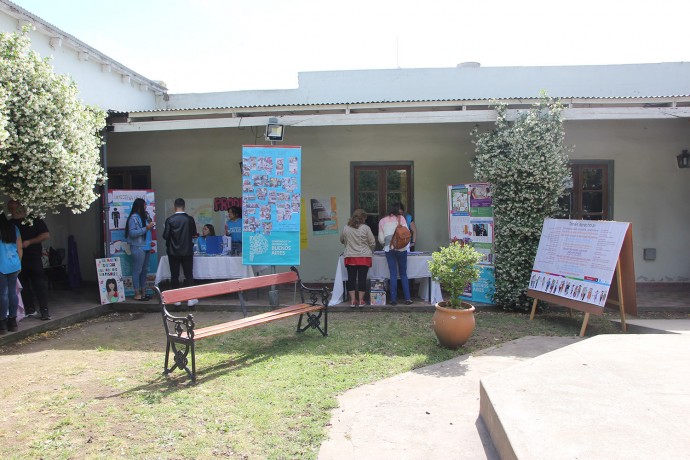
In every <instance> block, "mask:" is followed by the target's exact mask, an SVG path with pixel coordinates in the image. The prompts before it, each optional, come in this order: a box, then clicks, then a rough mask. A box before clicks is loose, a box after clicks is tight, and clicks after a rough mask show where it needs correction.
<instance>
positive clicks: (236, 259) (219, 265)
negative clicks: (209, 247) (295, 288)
mask: <svg viewBox="0 0 690 460" xmlns="http://www.w3.org/2000/svg"><path fill="white" fill-rule="evenodd" d="M192 270H193V272H194V279H197V280H226V279H240V278H249V277H252V276H256V275H257V274H259V273H262V272H264V271H266V270H268V266H265V265H243V264H242V257H241V256H226V255H201V254H199V255H195V256H194V265H193V268H192ZM169 279H170V263H169V261H168V256H162V257H161V258H160V260H159V261H158V271H157V272H156V286H157V285H158V284H159V283H160V282H161V281H163V280H169ZM182 279H184V273H183V272H182V269H181V268H180V280H182Z"/></svg>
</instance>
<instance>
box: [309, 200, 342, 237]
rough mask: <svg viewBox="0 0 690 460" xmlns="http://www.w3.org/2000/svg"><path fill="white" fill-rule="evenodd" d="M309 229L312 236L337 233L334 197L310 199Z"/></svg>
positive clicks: (336, 212) (336, 213)
mask: <svg viewBox="0 0 690 460" xmlns="http://www.w3.org/2000/svg"><path fill="white" fill-rule="evenodd" d="M311 228H312V231H313V232H314V235H328V234H333V233H338V211H337V207H336V202H335V197H334V196H332V197H330V198H312V199H311Z"/></svg>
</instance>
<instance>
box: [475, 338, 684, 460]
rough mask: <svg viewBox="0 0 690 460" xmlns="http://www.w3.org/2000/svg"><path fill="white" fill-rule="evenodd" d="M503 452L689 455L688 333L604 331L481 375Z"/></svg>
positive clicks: (491, 427)
mask: <svg viewBox="0 0 690 460" xmlns="http://www.w3.org/2000/svg"><path fill="white" fill-rule="evenodd" d="M480 414H481V418H482V420H483V421H484V423H485V424H486V427H487V429H488V431H489V433H490V435H491V439H492V440H493V444H494V446H495V448H496V451H497V452H498V454H499V455H500V457H501V459H503V460H506V459H515V458H518V459H550V460H552V459H607V460H608V459H618V458H620V459H623V458H625V459H651V458H658V459H681V458H683V459H687V458H690V435H688V426H689V425H688V421H689V420H690V336H689V335H683V334H639V335H633V334H626V335H600V336H596V337H592V338H590V339H587V340H583V341H581V342H578V343H575V344H572V345H569V346H567V347H564V348H561V349H558V350H555V351H552V352H549V353H546V354H543V355H541V356H538V357H536V358H534V359H532V360H529V361H526V362H523V363H520V364H517V365H515V366H512V367H510V368H507V369H504V370H501V371H498V372H496V373H493V374H491V375H488V376H485V377H482V379H481V383H480Z"/></svg>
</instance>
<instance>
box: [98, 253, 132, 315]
mask: <svg viewBox="0 0 690 460" xmlns="http://www.w3.org/2000/svg"><path fill="white" fill-rule="evenodd" d="M96 273H97V275H98V292H99V294H100V297H101V305H104V304H107V303H115V302H124V301H125V286H124V284H123V283H122V269H121V267H120V258H119V257H108V258H105V259H96Z"/></svg>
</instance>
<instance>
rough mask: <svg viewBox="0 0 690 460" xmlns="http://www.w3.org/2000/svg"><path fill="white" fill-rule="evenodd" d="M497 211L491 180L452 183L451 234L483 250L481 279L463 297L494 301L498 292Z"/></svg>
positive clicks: (450, 199) (450, 204)
mask: <svg viewBox="0 0 690 460" xmlns="http://www.w3.org/2000/svg"><path fill="white" fill-rule="evenodd" d="M493 216H494V214H493V202H492V198H491V186H490V184H488V183H484V182H482V183H472V184H456V185H449V186H448V236H449V240H450V241H460V242H462V243H465V244H471V245H472V247H474V249H475V250H477V251H478V252H479V253H481V254H482V260H481V261H480V262H479V268H480V279H479V280H478V281H477V282H475V283H472V285H468V286H467V288H466V290H465V292H464V294H463V298H465V299H468V300H472V301H474V302H480V303H491V302H492V299H493V293H494V268H493V263H494V244H493V243H494V217H493Z"/></svg>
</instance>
